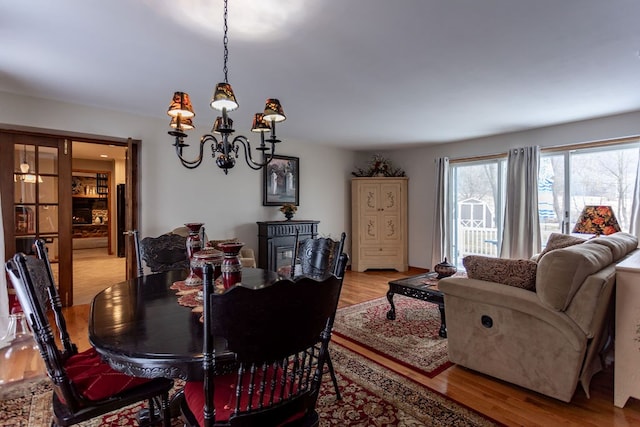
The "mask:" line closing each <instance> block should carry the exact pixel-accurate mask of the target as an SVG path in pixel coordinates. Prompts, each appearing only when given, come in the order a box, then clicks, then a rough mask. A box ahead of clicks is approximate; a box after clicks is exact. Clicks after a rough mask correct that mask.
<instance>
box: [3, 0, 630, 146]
mask: <svg viewBox="0 0 640 427" xmlns="http://www.w3.org/2000/svg"><path fill="white" fill-rule="evenodd" d="M638 17H640V1H638V0H607V1H602V0H561V1H560V0H396V1H393V2H392V1H388V0H345V1H335V0H229V64H228V65H229V82H230V83H231V84H232V85H233V88H234V91H235V94H236V97H237V98H238V102H239V104H240V108H239V109H238V110H237V111H234V112H233V113H231V117H232V118H234V119H235V128H236V130H237V132H238V133H241V134H245V135H246V134H247V131H248V129H249V126H250V120H251V117H252V115H253V113H254V112H258V111H260V110H261V109H262V108H263V105H264V100H265V98H268V97H275V98H279V99H280V101H281V102H282V104H283V106H284V109H285V113H286V114H287V121H285V122H284V123H282V124H280V125H279V127H278V136H279V137H280V138H281V139H283V140H285V141H286V140H287V139H295V140H304V141H309V142H312V143H317V144H329V145H334V146H342V147H348V148H351V149H356V150H375V149H379V148H388V144H395V145H396V146H398V147H408V146H415V145H421V144H430V143H441V142H451V141H457V140H462V139H468V138H474V137H480V136H486V135H492V134H499V133H505V132H511V131H517V130H524V129H529V128H535V127H541V126H547V125H553V124H559V123H564V122H570V121H576V120H582V119H589V118H595V117H601V116H607V115H613V114H619V113H624V112H629V111H635V110H640V78H639V77H640V57H639V51H640V30H639V27H638V23H637V20H638ZM221 19H222V1H221V0H216V1H213V0H177V1H176V0H109V1H86V0H59V1H50V0H22V1H6V2H0V38H1V39H2V43H1V45H0V91H5V92H11V93H16V94H21V95H29V96H35V97H39V98H46V99H52V100H60V101H66V102H72V103H77V104H82V105H87V106H95V107H103V108H107V109H112V110H118V111H124V112H128V113H133V114H138V115H143V116H149V117H157V118H162V119H166V121H167V129H168V123H169V117H168V116H167V115H166V110H167V108H168V106H169V101H170V99H171V96H172V94H173V92H174V91H177V90H180V91H184V92H188V93H189V94H190V95H191V99H192V102H193V104H194V108H195V110H196V117H195V125H196V129H195V130H194V131H191V134H192V138H193V139H197V138H198V136H199V135H201V134H203V133H206V132H208V131H209V129H210V128H211V124H212V123H213V120H214V119H215V116H216V114H215V112H214V111H212V110H210V109H209V107H208V102H209V99H210V97H211V94H212V91H213V88H214V86H215V84H216V83H217V82H219V81H222V80H223V72H222V58H223V52H222V34H221V31H220V29H221ZM71 130H72V129H71Z"/></svg>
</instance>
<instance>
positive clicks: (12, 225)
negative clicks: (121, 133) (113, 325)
mask: <svg viewBox="0 0 640 427" xmlns="http://www.w3.org/2000/svg"><path fill="white" fill-rule="evenodd" d="M76 142H77V143H78V144H79V145H77V146H76V145H75V143H76ZM139 143H140V141H137V140H132V139H130V138H129V139H127V140H123V139H121V138H113V139H109V138H101V139H95V138H90V137H86V138H85V137H83V136H78V135H74V136H67V135H61V134H53V133H52V134H48V133H42V132H38V131H31V130H0V192H1V193H2V218H3V224H4V227H3V235H4V246H5V254H6V257H7V258H8V257H11V256H12V255H13V254H14V253H16V252H25V253H27V254H34V252H33V250H32V246H31V244H32V242H33V241H34V239H44V240H45V244H46V247H47V250H48V253H49V259H50V260H51V264H52V269H53V270H54V273H55V280H56V282H57V284H58V287H59V292H60V296H61V300H62V304H63V306H71V305H77V304H80V303H88V302H90V300H91V297H92V296H93V295H94V294H95V292H94V291H93V290H91V291H89V292H88V294H89V295H88V296H86V297H84V296H82V297H80V298H78V300H76V298H75V295H74V288H75V287H76V286H78V289H80V287H81V286H82V281H83V280H86V281H87V282H90V283H91V284H92V285H95V286H96V289H98V288H101V289H104V287H106V285H110V284H113V283H115V282H117V281H121V280H124V279H125V278H128V277H133V276H134V275H135V257H134V253H135V250H134V248H133V246H134V245H133V242H131V241H129V240H125V241H124V251H120V253H121V254H122V253H124V255H121V256H117V255H118V253H117V252H116V250H117V243H116V242H117V233H118V230H117V225H116V221H112V222H113V224H114V225H113V226H111V225H109V222H110V216H111V213H110V210H112V211H113V212H114V215H115V212H117V206H116V204H115V195H116V194H117V190H116V183H120V182H123V183H125V184H126V185H124V188H126V190H125V191H124V193H126V194H125V196H124V197H122V199H123V200H124V202H123V203H122V204H123V205H124V206H123V211H124V212H123V217H124V219H123V220H122V221H121V223H122V226H123V227H124V229H125V230H133V229H136V228H137V227H138V216H137V215H138V214H137V210H138V205H137V195H138V182H137V181H138V150H139ZM110 151H115V152H116V153H118V154H117V156H118V157H119V159H120V160H119V161H115V160H109V157H108V156H109V152H110ZM125 153H126V156H125V155H124V154H125ZM104 155H107V157H102V156H104ZM113 156H115V154H114V155H112V159H113ZM72 159H73V161H74V162H79V164H78V163H76V165H75V166H74V165H73V164H72ZM105 159H107V160H105ZM123 159H124V160H123ZM100 161H102V162H111V164H112V166H111V167H110V169H109V171H108V173H106V174H105V173H103V172H104V169H105V166H104V165H105V163H98V162H100ZM74 169H76V170H78V169H89V170H93V171H96V175H95V177H96V178H95V179H96V180H105V179H106V181H109V180H111V181H109V182H110V183H109V184H108V185H107V187H106V189H105V190H104V191H105V192H106V193H112V194H113V195H114V197H113V199H114V202H113V204H111V203H109V204H108V205H107V206H106V207H107V208H106V209H102V207H103V206H98V207H95V206H94V207H91V208H89V211H88V212H89V214H88V216H87V217H86V218H91V221H94V222H96V223H100V221H102V224H103V225H104V226H106V228H107V229H108V236H109V238H108V239H107V247H106V248H104V247H97V248H86V249H97V250H96V251H87V252H85V253H82V254H81V253H75V254H74V248H73V233H74V227H73V222H72V218H73V196H72V186H73V177H72V170H74ZM112 178H113V179H112ZM101 185H102V184H101ZM101 185H98V183H97V182H96V185H94V186H92V187H96V188H91V189H89V190H87V191H88V192H95V195H96V196H97V197H99V196H100V194H101V193H100V191H102V189H100V190H99V189H98V187H100V186H101ZM103 203H106V202H103ZM111 206H113V207H111ZM85 213H87V212H86V211H85ZM114 218H115V216H114ZM94 225H95V224H94ZM104 226H103V227H102V228H103V229H104V228H105V227H104ZM97 228H100V227H97ZM109 245H111V248H110V247H109ZM90 252H95V253H90ZM74 255H76V256H77V258H78V261H79V262H80V263H83V262H84V263H85V264H86V265H89V267H87V268H86V269H84V270H81V271H78V272H77V273H76V274H74V273H75V270H76V268H77V267H78V266H76V265H75V264H74V261H73V258H74ZM96 255H97V256H96ZM123 256H124V258H123ZM109 257H112V258H111V259H112V260H113V261H114V262H115V264H116V265H117V266H118V267H117V268H114V269H112V268H108V264H106V262H107V261H108V258H109ZM115 258H121V259H115ZM120 266H123V267H122V268H121V267H120ZM110 270H117V276H114V277H111V278H106V279H105V283H104V285H105V286H103V284H101V283H99V282H98V280H97V279H96V278H95V277H93V278H91V277H90V276H89V274H90V273H92V274H96V272H99V278H103V277H106V276H107V274H106V272H107V271H110ZM76 275H77V277H74V276H76ZM107 280H108V282H106V281H107Z"/></svg>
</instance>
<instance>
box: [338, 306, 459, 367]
mask: <svg viewBox="0 0 640 427" xmlns="http://www.w3.org/2000/svg"><path fill="white" fill-rule="evenodd" d="M393 303H394V304H395V306H396V319H395V320H388V319H387V311H389V308H390V305H389V302H388V301H387V298H386V297H382V298H378V299H374V300H371V301H366V302H363V303H360V304H355V305H352V306H349V307H344V308H341V309H339V310H338V312H337V313H336V320H335V323H334V326H333V333H334V334H335V335H338V336H341V337H343V338H346V339H348V340H350V341H353V342H355V343H357V344H359V345H361V346H363V347H365V348H367V349H369V350H372V351H374V352H375V353H377V354H381V355H383V356H385V357H386V358H388V359H390V360H394V361H396V362H398V363H400V364H402V365H405V366H408V367H410V368H412V369H415V370H416V371H420V372H422V373H423V374H425V375H427V376H429V377H434V376H436V375H438V374H439V373H440V372H442V371H443V370H445V369H447V368H448V367H449V366H451V365H452V364H451V362H449V357H448V353H447V339H446V338H441V337H440V336H439V335H438V331H439V330H440V311H439V310H438V306H437V305H436V304H432V303H430V302H426V301H421V300H418V299H415V298H409V297H405V296H403V295H395V296H394V297H393Z"/></svg>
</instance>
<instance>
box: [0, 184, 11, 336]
mask: <svg viewBox="0 0 640 427" xmlns="http://www.w3.org/2000/svg"><path fill="white" fill-rule="evenodd" d="M1 206H2V194H0V207H1ZM0 241H1V242H2V243H1V244H0V259H2V263H3V265H2V273H1V274H0V339H2V337H4V336H5V335H6V334H7V327H8V326H9V296H8V292H7V274H6V272H5V269H4V260H5V259H6V258H5V253H4V227H3V224H2V209H0ZM3 344H6V343H3V342H0V347H3Z"/></svg>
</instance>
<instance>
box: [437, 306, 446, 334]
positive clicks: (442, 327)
mask: <svg viewBox="0 0 640 427" xmlns="http://www.w3.org/2000/svg"><path fill="white" fill-rule="evenodd" d="M438 309H439V310H440V331H439V332H438V335H440V336H441V337H442V338H446V337H447V320H446V319H445V317H444V304H438Z"/></svg>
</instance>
